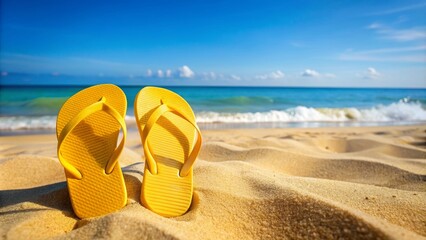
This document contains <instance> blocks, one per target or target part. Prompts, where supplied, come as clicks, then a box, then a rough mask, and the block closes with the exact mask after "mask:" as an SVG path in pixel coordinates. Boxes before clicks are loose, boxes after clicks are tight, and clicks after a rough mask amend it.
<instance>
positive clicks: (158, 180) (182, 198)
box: [134, 87, 197, 217]
mask: <svg viewBox="0 0 426 240" xmlns="http://www.w3.org/2000/svg"><path fill="white" fill-rule="evenodd" d="M161 101H163V103H165V104H167V105H171V106H173V107H174V108H175V109H179V110H180V111H182V112H185V113H186V116H190V118H192V119H190V120H191V121H193V122H195V116H194V113H193V111H192V109H191V107H190V106H189V104H188V103H187V102H186V101H185V100H184V99H183V98H182V97H180V96H179V95H177V94H176V93H174V92H171V91H169V90H166V89H163V88H156V87H145V88H143V89H142V90H141V91H140V92H139V93H138V95H137V96H136V99H135V103H134V107H135V116H136V119H137V125H138V128H139V132H140V134H141V137H143V136H142V130H143V128H144V126H145V124H146V122H147V121H148V119H149V117H150V115H151V114H152V112H153V111H154V109H155V108H156V107H158V106H159V105H160V104H161ZM196 140H197V134H196V130H195V129H194V126H192V125H191V124H190V123H189V122H188V121H186V120H185V119H183V118H181V117H179V116H177V115H176V114H174V113H172V112H166V113H165V114H164V115H163V116H162V117H160V118H159V119H158V121H157V123H156V124H155V125H154V126H153V127H152V129H151V132H150V133H149V145H150V149H151V154H152V156H153V157H154V159H155V161H156V162H157V168H158V174H152V173H151V172H150V171H149V169H148V167H147V163H146V162H145V171H144V176H143V182H142V191H141V201H142V204H143V205H144V206H145V207H146V208H148V209H150V210H152V211H153V212H155V213H157V214H159V215H162V216H165V217H174V216H180V215H182V214H184V213H185V212H186V211H187V210H188V209H189V207H190V206H191V201H192V194H193V176H192V169H191V170H190V172H189V174H188V175H187V176H185V177H180V176H179V171H180V169H181V168H182V165H183V163H184V161H185V159H187V158H188V155H189V154H190V152H191V150H192V148H193V146H194V144H195V142H196Z"/></svg>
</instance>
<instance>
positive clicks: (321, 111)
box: [197, 101, 426, 123]
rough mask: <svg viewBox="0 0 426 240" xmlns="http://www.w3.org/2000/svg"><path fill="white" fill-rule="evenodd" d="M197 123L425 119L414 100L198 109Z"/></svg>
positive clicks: (425, 115)
mask: <svg viewBox="0 0 426 240" xmlns="http://www.w3.org/2000/svg"><path fill="white" fill-rule="evenodd" d="M197 121H198V122H200V123H258V122H343V121H360V122H391V121H406V122H410V121H426V110H425V109H423V108H422V106H421V104H420V103H417V102H404V101H400V102H397V103H392V104H390V105H386V106H383V105H379V106H376V107H373V108H369V109H357V108H311V107H305V106H298V107H295V108H290V109H287V110H283V111H274V110H273V111H268V112H256V113H218V112H200V113H198V114H197Z"/></svg>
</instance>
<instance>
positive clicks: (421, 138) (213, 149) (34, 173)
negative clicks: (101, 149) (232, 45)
mask: <svg viewBox="0 0 426 240" xmlns="http://www.w3.org/2000/svg"><path fill="white" fill-rule="evenodd" d="M203 136H204V145H203V148H202V151H201V154H200V156H199V158H198V161H197V162H196V165H195V168H194V175H195V179H194V181H195V182H194V184H195V194H194V199H193V203H192V207H191V209H190V211H189V212H187V213H186V214H185V215H183V216H181V217H177V218H170V219H168V218H164V217H161V216H158V215H156V214H155V213H153V212H151V211H149V210H147V209H146V208H144V207H143V206H142V205H141V204H140V200H139V196H140V191H141V190H140V189H141V181H142V177H143V176H142V173H143V167H144V165H143V164H144V163H143V161H144V158H143V151H142V147H141V143H140V140H139V136H138V135H137V133H136V132H130V133H129V137H128V140H127V143H126V148H125V150H124V151H123V154H122V155H121V158H120V164H121V166H122V168H123V173H124V177H125V181H126V185H127V192H128V199H129V200H128V204H127V206H126V207H125V208H123V209H122V210H120V211H118V212H114V213H111V214H108V215H106V216H101V217H97V218H90V219H82V220H80V219H78V218H77V217H76V216H75V215H74V213H73V211H72V208H71V205H70V200H69V197H68V191H67V186H66V182H65V177H64V172H63V168H62V166H61V165H60V164H59V162H58V159H57V156H56V143H57V142H56V137H55V135H53V134H52V135H31V136H30V135H27V136H5V137H0V205H1V207H0V236H1V238H2V239H46V238H54V239H71V238H73V239H92V238H97V239H100V238H106V239H160V238H161V239H163V238H164V239H339V238H341V239H424V238H425V236H426V126H425V125H420V126H397V127H361V128H360V127H353V128H294V129H247V130H245V129H238V130H231V129H229V130H206V131H203Z"/></svg>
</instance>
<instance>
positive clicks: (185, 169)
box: [142, 101, 202, 177]
mask: <svg viewBox="0 0 426 240" xmlns="http://www.w3.org/2000/svg"><path fill="white" fill-rule="evenodd" d="M166 112H172V113H174V114H176V115H178V116H179V117H181V118H183V119H185V120H186V121H187V122H188V123H190V124H191V125H192V126H194V129H195V130H196V131H197V141H196V143H195V145H194V147H193V149H192V151H191V153H190V154H189V155H188V158H187V159H186V160H185V162H184V164H183V165H182V168H181V169H180V171H179V175H180V177H185V176H187V175H188V173H189V172H190V170H191V167H192V165H193V164H194V162H195V160H196V159H197V156H198V153H199V152H200V149H201V144H202V136H201V132H200V129H199V128H198V126H197V124H196V123H195V122H193V121H191V120H190V119H191V117H189V116H186V114H185V112H183V111H179V110H178V109H177V108H173V107H172V106H170V105H167V104H165V103H163V101H161V105H159V106H158V107H157V108H155V110H154V111H153V113H152V114H151V116H150V117H149V119H148V121H147V123H146V125H145V127H144V129H143V131H142V136H143V137H142V144H143V148H144V153H145V157H146V162H147V164H148V169H149V171H150V172H151V173H152V174H158V168H157V163H156V161H155V160H154V157H153V156H152V154H151V149H150V146H149V141H148V137H149V133H150V131H151V129H152V127H153V126H154V125H155V124H156V122H157V121H158V119H160V117H161V116H163V114H164V113H166Z"/></svg>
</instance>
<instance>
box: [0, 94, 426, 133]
mask: <svg viewBox="0 0 426 240" xmlns="http://www.w3.org/2000/svg"><path fill="white" fill-rule="evenodd" d="M84 88H85V87H83V86H73V87H69V86H1V88H0V134H1V135H10V134H19V133H46V132H54V131H55V124H56V115H57V113H58V111H59V109H60V107H61V105H62V104H63V103H64V102H65V101H66V100H67V98H68V97H70V96H71V95H73V94H74V93H76V92H78V91H79V90H81V89H84ZM141 88H142V87H140V86H137V87H136V86H125V87H122V89H123V91H124V92H125V93H126V96H127V100H128V111H127V117H126V121H127V122H128V124H129V126H130V129H135V128H134V127H135V126H134V115H133V100H134V97H135V96H136V94H137V92H138V91H139V90H140V89H141ZM165 88H168V89H170V90H172V91H175V92H177V93H178V94H180V95H181V96H182V97H184V98H185V99H186V100H187V101H188V102H189V104H190V105H191V106H192V108H193V110H194V111H195V114H196V116H197V121H198V123H199V125H200V127H201V128H202V129H203V128H204V129H211V128H245V127H248V128H253V127H257V128H285V127H320V126H336V127H337V126H376V125H408V124H419V123H420V124H425V123H426V89H377V88H375V89H371V88H370V89H361V88H289V87H165Z"/></svg>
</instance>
